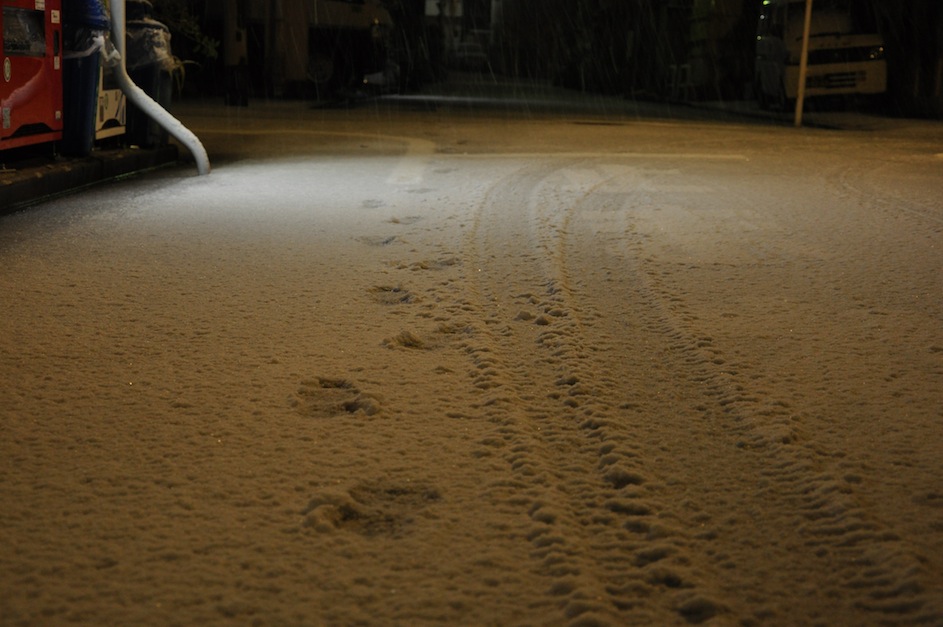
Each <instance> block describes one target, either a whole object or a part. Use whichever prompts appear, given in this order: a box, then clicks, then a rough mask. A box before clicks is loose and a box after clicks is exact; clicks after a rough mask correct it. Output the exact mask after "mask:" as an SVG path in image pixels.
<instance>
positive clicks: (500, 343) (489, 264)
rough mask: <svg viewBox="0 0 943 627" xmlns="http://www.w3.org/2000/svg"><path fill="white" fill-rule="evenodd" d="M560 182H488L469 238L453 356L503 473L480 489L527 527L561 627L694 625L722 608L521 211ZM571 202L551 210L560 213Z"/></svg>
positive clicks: (551, 173) (542, 230)
mask: <svg viewBox="0 0 943 627" xmlns="http://www.w3.org/2000/svg"><path fill="white" fill-rule="evenodd" d="M560 169H561V167H560V166H559V165H558V166H551V165H548V164H547V163H541V164H537V165H533V166H529V167H525V168H524V169H523V170H520V171H516V172H513V173H511V174H510V175H509V176H507V177H506V178H504V179H503V180H501V181H500V182H499V183H498V184H496V185H495V186H494V187H492V188H491V190H490V191H489V193H488V194H487V196H486V198H485V200H484V202H483V203H482V206H481V208H480V210H479V213H478V215H477V218H476V221H475V224H474V227H473V228H472V229H471V232H470V233H469V236H468V241H467V252H466V253H465V257H466V266H467V267H468V268H470V269H471V270H472V272H473V275H472V276H471V277H470V279H471V280H470V281H469V285H468V289H469V293H470V294H471V298H470V303H469V305H470V307H471V308H472V309H473V310H474V312H475V313H474V317H477V318H478V319H479V320H480V321H481V322H480V323H478V328H477V329H476V333H474V334H473V339H470V340H467V341H466V342H465V344H464V346H463V348H464V350H465V351H466V352H467V354H468V356H469V358H470V359H471V361H472V364H473V368H472V373H473V375H472V376H473V377H474V382H475V385H476V386H477V387H479V388H480V389H482V390H483V391H485V392H486V399H485V400H484V401H483V403H482V406H483V408H484V409H485V411H486V412H487V414H488V415H489V417H490V419H491V420H492V421H494V422H495V423H496V424H497V425H498V426H497V427H496V428H495V430H494V433H493V435H492V436H489V437H488V438H486V439H485V440H483V442H482V444H484V445H486V446H490V447H493V448H494V449H496V450H498V451H500V454H502V455H503V456H504V458H505V459H506V462H507V464H508V467H509V470H510V472H511V473H512V478H511V479H510V480H509V481H508V482H502V483H501V484H500V485H494V486H489V489H488V497H489V498H504V499H507V500H508V501H509V502H510V503H513V504H515V505H517V506H518V507H520V508H521V510H522V511H526V513H527V515H528V516H530V518H531V521H532V529H531V532H530V533H529V535H528V540H529V541H530V542H531V544H532V547H533V549H532V555H533V557H534V560H535V566H534V568H536V569H537V570H538V571H539V572H540V573H542V574H544V575H545V576H546V577H547V578H548V583H547V585H548V593H549V595H550V596H551V597H552V598H555V599H556V601H554V604H555V605H556V606H557V607H558V608H559V610H560V611H561V612H562V614H563V616H564V617H565V618H567V619H569V620H573V621H577V622H580V623H582V624H594V623H595V624H606V623H611V624H624V623H625V622H626V621H632V622H639V623H647V624H658V623H665V622H669V623H670V622H690V623H699V622H703V621H705V620H707V619H709V618H711V617H713V616H715V615H717V614H719V613H722V612H723V611H724V607H723V604H722V603H719V602H716V601H714V600H713V599H712V593H711V592H710V591H709V587H708V586H705V585H704V584H702V583H700V580H701V579H702V573H700V572H699V567H698V565H696V564H693V565H692V564H691V559H690V558H691V555H690V551H689V550H688V545H689V542H690V540H689V538H688V537H687V534H686V533H685V532H684V531H683V529H682V528H681V526H680V525H678V523H677V521H676V519H675V517H674V516H673V515H672V514H671V513H670V508H669V507H668V506H667V504H666V503H665V501H664V499H665V496H664V494H665V493H666V490H667V486H666V485H664V484H663V483H662V482H661V480H660V479H659V475H658V473H657V472H656V468H655V466H656V465H657V463H650V462H651V461H652V460H648V459H646V456H647V453H646V452H645V451H644V450H641V449H639V447H638V444H637V442H636V441H635V438H633V434H632V431H633V425H631V424H627V423H625V422H620V421H619V420H618V418H619V414H622V413H625V412H631V411H632V407H633V404H632V402H631V401H624V402H622V404H621V406H620V407H614V405H615V404H617V400H616V399H615V398H613V396H614V394H613V392H614V391H615V390H618V389H619V387H620V385H621V383H622V382H620V381H618V380H616V379H614V378H611V377H609V376H608V375H607V374H606V369H605V365H604V364H605V363H606V360H607V359H610V358H611V355H609V356H604V357H602V358H599V359H596V358H593V357H592V355H593V353H594V352H595V351H606V350H607V347H606V346H605V345H601V344H600V343H599V341H598V337H595V336H594V333H595V332H594V331H592V329H591V328H592V326H593V324H594V322H593V320H594V317H595V316H596V314H595V313H594V312H593V311H592V310H591V309H589V308H587V307H585V306H584V305H585V304H578V303H577V302H576V301H577V299H576V298H575V297H574V295H573V288H572V287H571V285H570V283H571V277H570V276H569V275H568V272H567V268H566V262H565V256H564V255H563V249H561V248H559V247H556V246H554V242H556V241H559V240H560V239H561V238H565V233H563V234H561V233H560V232H559V229H558V228H557V227H556V226H555V225H553V224H549V223H548V222H547V220H546V216H541V215H540V214H541V211H540V209H539V207H536V206H535V205H534V204H533V200H534V194H535V193H537V192H538V190H539V189H540V188H541V187H542V186H543V185H545V184H546V182H547V181H551V180H555V179H556V178H557V176H558V174H559V172H560ZM591 192H592V190H588V192H580V194H578V196H582V195H586V194H589V195H591ZM573 200H574V199H562V200H561V202H562V205H561V206H562V207H563V208H564V210H567V208H569V210H572V207H573V205H572V204H570V203H571V202H572V201H573ZM576 200H578V198H577V199H576ZM564 231H565V225H564ZM509 251H513V252H510V254H511V255H513V258H508V257H507V255H508V254H509ZM548 258H549V262H550V263H549V264H548V262H547V259H548ZM600 364H603V365H600ZM619 396H620V397H621V398H625V397H624V396H623V395H619ZM600 572H602V573H603V574H602V575H601V576H600V574H599V573H600Z"/></svg>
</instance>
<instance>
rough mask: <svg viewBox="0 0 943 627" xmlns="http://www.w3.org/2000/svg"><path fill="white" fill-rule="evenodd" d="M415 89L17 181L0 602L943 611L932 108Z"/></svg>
mask: <svg viewBox="0 0 943 627" xmlns="http://www.w3.org/2000/svg"><path fill="white" fill-rule="evenodd" d="M403 105H404V103H400V105H397V106H386V105H384V106H382V107H370V106H368V107H363V108H359V109H352V110H313V109H310V108H307V107H305V106H304V105H302V104H300V103H274V104H261V103H253V104H252V106H251V107H250V108H249V109H245V110H241V109H223V108H221V107H210V106H199V105H187V106H183V107H180V108H178V111H179V113H180V116H181V117H182V118H183V120H184V121H185V122H186V123H187V124H188V126H189V127H190V128H191V129H192V130H194V131H195V132H196V133H197V135H198V136H200V137H201V139H203V141H204V142H205V144H206V146H207V148H208V149H209V153H210V157H211V159H212V160H213V162H214V171H213V173H212V174H211V175H210V176H208V177H197V176H195V173H194V171H192V169H187V168H179V169H173V170H165V171H161V172H157V173H153V174H151V175H148V176H146V177H142V178H138V179H134V180H127V181H123V182H120V183H117V184H112V185H109V186H107V187H99V188H96V189H92V190H89V191H86V192H84V193H82V194H80V195H77V196H73V197H69V198H64V199H60V200H56V201H53V202H49V203H47V204H45V205H43V206H40V207H36V208H34V209H31V210H29V211H25V212H21V213H18V214H14V215H9V216H5V217H2V218H0V303H2V308H3V317H4V323H3V327H2V330H0V392H2V399H3V400H2V401H0V624H4V625H7V624H10V625H13V624H62V623H67V622H80V623H84V624H129V625H130V624H148V623H149V624H211V623H231V624H264V625H268V624H271V625H288V624H310V625H318V624H403V625H406V624H419V623H425V624H468V625H484V624H501V625H505V624H567V623H573V624H581V625H595V624H612V625H627V624H633V625H643V624H644V625H670V624H686V623H704V624H716V625H733V624H742V625H761V624H762V625H793V624H795V625H812V624H823V625H839V624H842V625H868V624H913V623H920V622H924V623H926V624H941V623H943V597H941V592H940V591H941V590H943V480H941V465H940V459H941V457H943V429H941V424H943V194H941V192H943V176H941V175H943V125H940V124H933V123H926V122H922V123H919V124H917V123H910V122H906V121H895V122H893V123H887V124H886V125H885V126H884V127H882V128H879V129H877V130H870V131H867V132H861V131H828V130H811V129H803V130H796V129H792V128H787V127H780V126H773V125H769V124H766V125H750V124H746V123H740V124H738V123H729V122H728V123H724V124H720V123H715V122H711V121H709V120H706V119H701V120H688V121H683V120H671V119H654V118H646V117H643V116H640V115H638V112H635V113H634V114H631V115H622V116H617V115H610V116H609V117H606V118H602V117H598V116H596V115H595V114H593V113H592V112H591V111H590V112H580V110H578V109H573V110H568V111H566V112H563V113H559V112H558V113H553V114H551V113H546V112H541V111H537V110H532V111H529V112H528V111H523V112H521V111H511V110H507V109H501V108H500V107H498V108H491V109H488V110H486V111H477V112H476V111H474V110H465V109H460V110H453V109H450V108H449V107H448V106H445V107H440V108H439V109H437V110H430V108H429V107H425V108H424V107H422V106H417V107H415V110H413V109H411V108H410V107H408V106H403Z"/></svg>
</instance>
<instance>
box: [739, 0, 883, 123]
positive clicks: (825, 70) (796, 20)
mask: <svg viewBox="0 0 943 627" xmlns="http://www.w3.org/2000/svg"><path fill="white" fill-rule="evenodd" d="M805 5H806V3H805V0H764V2H763V5H762V9H761V12H760V17H759V24H758V26H757V37H756V63H755V66H754V81H753V85H754V91H755V93H756V97H757V100H758V101H759V103H760V105H761V106H762V107H764V108H785V107H787V106H788V103H789V102H790V101H794V100H795V99H796V97H797V95H798V92H799V61H800V55H801V52H802V40H803V30H804V18H805ZM812 6H813V11H812V25H811V30H810V34H809V52H808V69H807V72H808V73H807V76H806V85H805V94H806V96H810V97H813V96H825V95H841V96H849V95H876V94H882V93H884V91H885V90H886V89H887V65H886V61H885V59H884V41H883V39H882V38H881V35H880V34H879V33H878V29H877V24H876V20H875V18H874V15H873V13H872V12H871V11H870V7H869V3H866V2H855V1H854V0H815V1H814V2H813V5H812Z"/></svg>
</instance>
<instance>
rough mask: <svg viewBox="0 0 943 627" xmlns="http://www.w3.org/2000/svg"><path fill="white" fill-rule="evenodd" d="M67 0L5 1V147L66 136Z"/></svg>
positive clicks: (0, 86) (1, 1)
mask: <svg viewBox="0 0 943 627" xmlns="http://www.w3.org/2000/svg"><path fill="white" fill-rule="evenodd" d="M61 2H62V0H0V6H2V8H3V11H2V17H0V33H2V34H0V39H2V41H0V43H2V49H3V57H2V59H3V78H2V79H0V114H2V120H0V150H6V149H8V148H18V147H20V146H27V145H31V144H39V143H44V142H53V141H58V140H60V139H62V24H61V19H60V15H61V14H60V9H61Z"/></svg>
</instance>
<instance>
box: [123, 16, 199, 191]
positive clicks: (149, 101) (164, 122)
mask: <svg viewBox="0 0 943 627" xmlns="http://www.w3.org/2000/svg"><path fill="white" fill-rule="evenodd" d="M125 15H126V13H125V5H124V0H112V2H111V32H112V36H113V38H114V41H115V47H116V48H117V49H118V54H119V55H120V57H121V58H120V60H119V62H118V64H117V66H116V67H115V78H116V79H117V81H118V86H119V87H121V91H123V92H124V93H125V95H126V96H127V97H128V98H129V99H130V100H131V102H133V103H134V104H136V105H137V106H138V108H140V109H141V111H143V112H144V113H146V114H147V115H148V116H149V117H150V118H151V119H153V120H154V121H155V122H157V124H159V125H160V126H161V128H163V129H164V130H165V131H167V132H168V133H170V135H171V136H172V137H173V138H174V139H176V140H177V141H179V142H180V143H181V144H183V145H184V146H185V147H186V148H187V150H189V151H190V154H192V155H193V159H194V161H196V167H197V171H198V172H199V173H200V174H209V172H210V159H209V156H208V155H207V154H206V149H205V148H204V147H203V144H202V143H201V142H200V140H199V139H198V138H197V136H196V135H194V134H193V132H192V131H191V130H190V129H188V128H187V127H185V126H184V125H183V124H181V123H180V121H179V120H178V119H177V118H175V117H173V116H172V115H170V113H168V111H167V110H166V109H164V108H163V107H162V106H160V105H159V104H158V103H157V102H156V101H155V100H154V99H153V98H151V97H150V96H148V95H147V94H146V93H145V92H144V90H143V89H141V88H140V87H138V86H137V85H135V84H134V81H132V80H131V77H130V76H128V68H127V59H126V57H125V52H126V49H127V44H126V40H125Z"/></svg>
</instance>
